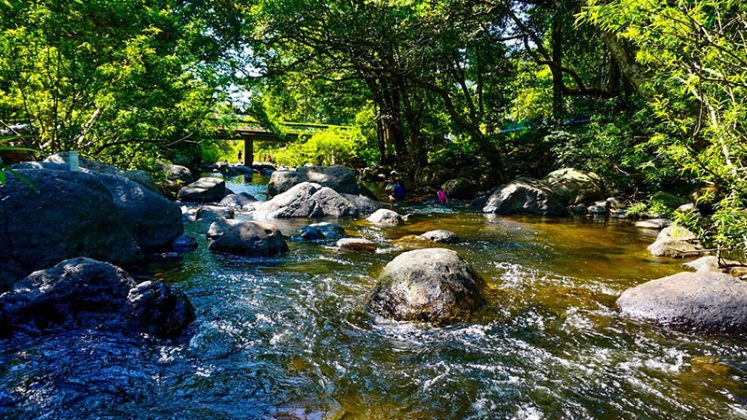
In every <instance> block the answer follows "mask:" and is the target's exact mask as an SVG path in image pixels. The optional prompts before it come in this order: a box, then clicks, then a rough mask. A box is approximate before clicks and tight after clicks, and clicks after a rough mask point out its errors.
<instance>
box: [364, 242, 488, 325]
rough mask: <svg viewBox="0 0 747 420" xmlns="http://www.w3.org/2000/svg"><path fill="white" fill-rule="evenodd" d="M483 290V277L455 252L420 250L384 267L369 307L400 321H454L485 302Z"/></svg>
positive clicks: (404, 255)
mask: <svg viewBox="0 0 747 420" xmlns="http://www.w3.org/2000/svg"><path fill="white" fill-rule="evenodd" d="M484 287H485V282H484V280H483V279H482V277H480V275H479V274H477V272H475V270H474V269H473V268H472V266H470V264H469V263H467V262H466V261H465V260H463V259H462V258H461V257H460V256H459V254H457V253H456V252H454V251H451V250H448V249H442V248H428V249H420V250H415V251H409V252H405V253H403V254H401V255H399V256H398V257H397V258H395V259H394V260H392V261H391V262H389V264H387V265H386V267H384V270H383V271H382V273H381V275H380V276H379V280H378V282H377V283H376V286H375V287H374V289H373V292H372V293H371V295H370V297H369V299H368V307H369V309H370V310H372V311H373V312H375V313H377V314H379V315H381V316H384V317H387V318H392V319H396V320H400V321H427V322H434V323H449V322H455V321H460V320H463V319H464V317H465V316H467V315H468V314H469V313H471V312H472V311H473V310H474V309H476V308H477V307H479V306H480V305H481V304H482V303H483V302H484V298H483V296H482V291H483V289H484Z"/></svg>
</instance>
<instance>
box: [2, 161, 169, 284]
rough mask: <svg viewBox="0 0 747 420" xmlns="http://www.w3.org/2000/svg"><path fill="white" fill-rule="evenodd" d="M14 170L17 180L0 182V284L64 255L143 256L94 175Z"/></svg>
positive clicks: (124, 259)
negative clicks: (0, 183) (1, 183)
mask: <svg viewBox="0 0 747 420" xmlns="http://www.w3.org/2000/svg"><path fill="white" fill-rule="evenodd" d="M49 165H54V164H49ZM14 171H15V173H16V174H17V175H19V176H20V177H22V178H20V177H18V176H9V177H8V179H7V181H6V183H5V184H3V185H0V224H1V225H2V228H0V249H2V252H0V288H4V287H7V286H9V285H11V284H13V283H14V282H15V281H17V280H19V279H21V278H23V277H25V276H27V275H28V274H29V273H31V272H32V271H35V270H39V269H42V268H47V267H51V266H53V265H55V264H57V263H58V262H60V261H62V260H64V259H67V258H73V257H78V256H86V257H91V258H96V259H100V260H105V261H109V262H112V263H115V264H117V265H123V264H124V265H126V264H131V263H134V262H136V261H138V260H139V259H141V258H142V256H143V255H142V250H141V249H140V247H139V246H138V244H137V242H136V241H135V239H134V238H133V235H132V234H131V233H130V232H129V231H128V230H127V228H128V224H127V223H126V221H125V220H124V218H123V214H122V211H121V210H120V208H119V207H118V206H117V204H115V202H114V200H113V198H112V195H113V194H112V193H111V192H110V191H109V190H108V189H107V187H105V186H104V185H103V184H102V183H101V182H99V179H98V178H97V177H96V176H95V175H93V174H90V173H83V172H70V171H65V170H54V169H47V168H43V167H40V168H39V169H24V168H23V167H15V168H14ZM27 181H28V183H27ZM150 217H153V218H158V217H160V216H159V215H151V216H150ZM180 217H181V216H180ZM180 225H181V219H180ZM177 236H178V235H177ZM171 239H173V238H171Z"/></svg>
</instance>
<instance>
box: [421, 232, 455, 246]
mask: <svg viewBox="0 0 747 420" xmlns="http://www.w3.org/2000/svg"><path fill="white" fill-rule="evenodd" d="M420 237H421V238H423V239H427V240H429V241H432V242H439V243H444V244H455V243H458V242H461V239H459V236H457V234H456V233H454V232H451V231H448V230H445V229H438V230H431V231H428V232H425V233H424V234H422V235H420Z"/></svg>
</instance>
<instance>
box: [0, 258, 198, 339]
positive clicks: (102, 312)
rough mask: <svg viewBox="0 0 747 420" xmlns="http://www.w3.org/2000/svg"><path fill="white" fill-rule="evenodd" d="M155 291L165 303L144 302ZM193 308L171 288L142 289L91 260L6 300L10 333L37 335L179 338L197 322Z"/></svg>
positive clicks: (23, 286)
mask: <svg viewBox="0 0 747 420" xmlns="http://www.w3.org/2000/svg"><path fill="white" fill-rule="evenodd" d="M150 288H154V289H158V290H160V292H159V293H160V294H161V296H162V298H161V299H160V300H161V301H160V302H159V301H158V300H156V299H142V296H143V295H145V294H146V293H145V291H146V290H147V289H150ZM130 296H132V297H133V299H130V298H129V297H130ZM137 296H140V297H141V298H137ZM191 307H192V306H191V304H190V303H189V300H188V299H187V298H186V296H184V294H183V293H181V292H179V291H176V290H174V289H172V288H171V286H169V285H166V284H163V283H160V282H148V285H147V286H138V287H136V285H135V281H134V280H133V279H132V277H130V276H129V274H127V273H126V272H125V271H124V270H122V269H121V268H119V267H116V266H114V265H111V264H109V263H105V262H101V261H96V260H93V259H89V258H73V259H69V260H65V261H62V262H60V263H59V264H57V265H55V266H54V267H52V268H49V269H46V270H40V271H36V272H34V273H32V274H31V275H29V276H28V277H26V278H25V279H23V280H21V281H19V282H17V283H16V284H15V285H14V286H13V288H12V289H11V290H10V291H8V292H7V293H5V294H3V295H2V296H0V314H1V316H0V317H2V318H4V319H5V321H6V324H5V328H6V332H15V331H18V332H24V333H32V334H38V333H42V332H44V331H46V330H48V329H53V328H63V329H70V328H76V327H81V326H82V327H92V328H111V329H115V328H116V329H127V330H133V329H134V330H135V331H137V332H147V333H153V334H155V335H158V336H165V335H168V336H173V335H177V334H179V333H180V332H181V331H182V330H183V328H184V327H185V326H186V325H187V324H189V323H190V322H192V320H194V311H190V310H191ZM156 314H157V316H156ZM148 315H149V316H148ZM167 320H168V321H169V323H168V324H162V323H163V322H164V321H167ZM7 330H10V331H7ZM162 333H163V334H162Z"/></svg>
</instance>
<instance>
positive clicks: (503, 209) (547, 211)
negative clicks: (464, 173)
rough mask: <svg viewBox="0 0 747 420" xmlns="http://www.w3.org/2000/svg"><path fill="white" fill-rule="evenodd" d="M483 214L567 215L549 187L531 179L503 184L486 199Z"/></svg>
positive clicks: (519, 179) (563, 206)
mask: <svg viewBox="0 0 747 420" xmlns="http://www.w3.org/2000/svg"><path fill="white" fill-rule="evenodd" d="M482 211H483V213H493V214H536V215H542V216H565V215H566V214H568V210H566V208H565V205H564V204H563V202H562V201H561V200H560V199H558V198H557V197H556V196H555V194H554V193H553V191H552V190H551V189H550V187H549V186H548V185H547V184H545V183H544V182H542V181H539V180H536V179H532V178H517V179H515V180H513V181H511V182H509V183H508V184H505V185H503V186H501V187H498V189H497V190H496V191H495V192H494V193H493V194H492V195H491V196H490V197H488V200H487V202H486V203H485V206H484V207H483V208H482Z"/></svg>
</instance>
